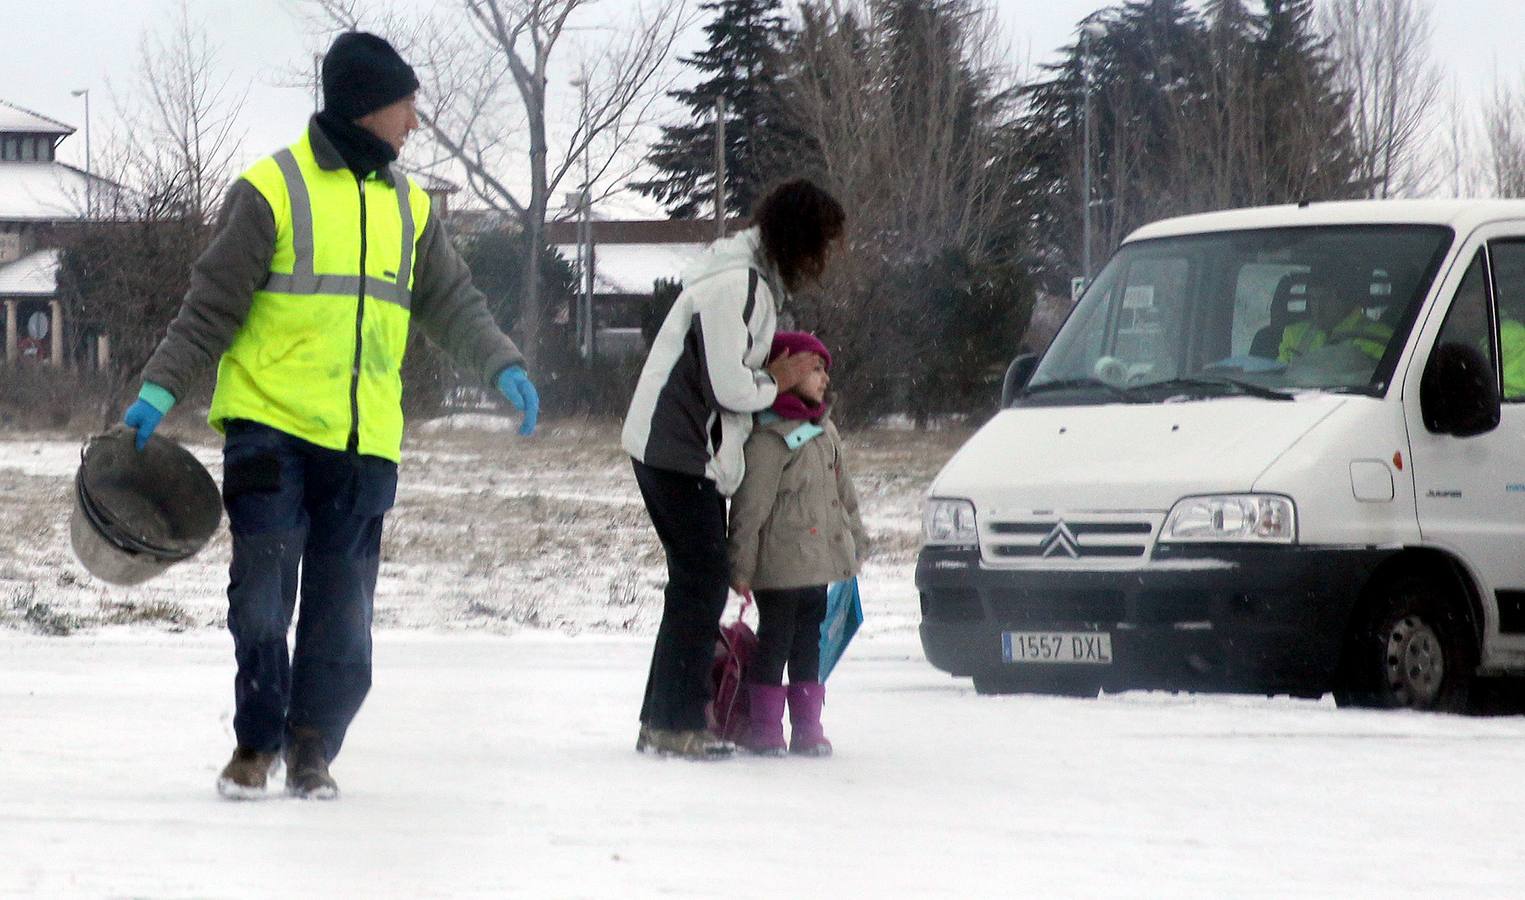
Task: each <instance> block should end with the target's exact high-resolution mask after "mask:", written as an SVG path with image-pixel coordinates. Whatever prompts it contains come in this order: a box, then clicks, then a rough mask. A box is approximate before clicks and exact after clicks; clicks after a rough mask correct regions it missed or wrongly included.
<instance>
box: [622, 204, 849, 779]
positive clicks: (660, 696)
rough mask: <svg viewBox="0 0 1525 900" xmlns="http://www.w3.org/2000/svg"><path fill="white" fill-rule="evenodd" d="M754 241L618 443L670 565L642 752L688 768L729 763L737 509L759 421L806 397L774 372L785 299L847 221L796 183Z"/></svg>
mask: <svg viewBox="0 0 1525 900" xmlns="http://www.w3.org/2000/svg"><path fill="white" fill-rule="evenodd" d="M752 220H753V224H752V227H751V228H748V229H747V230H745V231H743V232H741V233H739V234H737V235H735V236H733V237H730V238H726V239H723V240H720V241H716V242H715V243H714V244H713V245H711V247H710V249H709V252H707V253H706V254H705V255H704V256H703V257H702V258H701V259H700V260H699V261H698V262H697V263H696V264H695V265H694V266H693V267H692V268H691V269H690V270H689V271H688V272H685V273H684V276H683V292H682V293H681V294H679V295H678V298H677V300H675V301H674V302H673V306H672V309H671V311H669V312H668V314H667V318H666V320H665V321H663V323H662V328H661V330H660V331H658V332H657V336H656V340H654V341H653V342H652V347H651V353H650V354H649V355H648V356H647V357H646V365H645V366H644V367H643V368H642V369H641V378H640V381H639V382H638V383H637V385H636V389H635V396H634V397H633V398H632V399H631V401H630V410H629V412H628V413H627V414H626V416H625V427H624V432H623V434H622V439H621V442H622V444H623V445H624V448H625V451H626V452H627V453H629V454H630V456H631V459H632V462H633V465H634V467H635V477H636V482H637V484H639V485H640V489H641V498H642V499H643V500H644V501H645V503H646V511H647V512H648V513H649V514H650V516H651V522H652V525H654V526H655V527H656V530H657V537H659V538H660V539H661V541H662V547H663V549H664V550H665V551H666V552H667V579H668V580H667V589H666V592H665V601H664V604H663V609H662V624H661V625H660V627H659V628H658V630H657V640H656V646H655V647H654V648H653V650H652V657H651V671H650V674H649V675H648V676H647V680H646V695H645V700H644V701H643V702H642V704H641V733H640V737H639V739H638V740H637V741H636V749H637V750H640V751H642V752H654V753H658V754H661V755H675V756H683V757H687V758H690V759H718V758H724V757H727V756H730V755H731V754H732V753H733V752H735V747H734V746H733V745H732V744H730V743H729V742H726V741H722V740H719V739H718V738H716V737H715V736H714V735H712V734H710V732H709V730H708V727H707V722H706V720H705V705H706V704H707V703H708V702H709V699H710V666H711V663H712V661H713V658H714V647H715V635H716V632H717V629H718V628H719V625H720V615H721V613H722V612H723V611H724V609H725V600H726V593H727V590H728V586H729V583H730V572H729V566H728V563H727V559H726V508H725V503H726V500H725V498H726V497H729V496H730V495H731V494H732V493H734V492H735V490H736V487H737V486H738V485H739V484H741V477H742V474H743V470H744V468H745V465H746V462H745V456H744V455H743V447H744V445H745V444H746V442H747V436H748V435H749V434H750V433H751V430H752V414H753V413H756V412H758V411H761V410H764V409H767V408H768V407H769V406H771V405H772V404H773V401H774V399H775V398H776V397H777V396H778V394H779V392H780V391H787V390H789V389H790V388H792V387H794V385H795V384H797V383H799V381H800V380H801V379H803V378H804V377H805V375H806V374H807V373H808V372H809V370H810V369H811V368H812V367H813V365H814V360H813V358H812V357H811V356H810V355H809V354H805V355H802V356H798V357H791V356H783V357H780V358H779V359H777V360H775V361H774V362H773V363H771V364H770V363H768V362H767V360H768V351H769V349H770V347H771V345H772V342H773V332H774V329H775V327H776V325H777V321H778V311H779V307H780V306H781V304H782V303H783V301H784V299H785V298H786V297H787V296H788V292H789V291H792V290H795V289H797V288H799V287H800V286H802V285H804V284H807V283H811V282H814V281H818V280H819V279H820V277H821V276H822V275H823V274H824V273H825V270H826V263H827V260H828V258H829V256H830V254H831V249H832V246H833V244H834V243H835V242H836V241H837V240H838V239H839V238H840V237H841V236H842V233H843V228H844V225H845V223H846V214H845V213H844V212H843V210H842V206H841V204H839V203H838V202H837V201H836V200H835V199H834V198H833V197H832V196H831V195H830V194H828V193H827V192H826V191H824V190H822V189H821V188H819V187H817V186H816V185H814V184H812V183H811V182H809V181H805V180H795V181H789V182H786V183H784V184H781V185H779V186H778V187H776V188H774V189H773V190H772V191H770V192H769V193H768V195H767V196H765V197H764V198H763V199H762V200H761V201H760V202H759V203H758V205H757V208H756V209H755V210H754V211H753V216H752Z"/></svg>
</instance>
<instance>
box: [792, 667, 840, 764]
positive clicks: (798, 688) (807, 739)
mask: <svg viewBox="0 0 1525 900" xmlns="http://www.w3.org/2000/svg"><path fill="white" fill-rule="evenodd" d="M825 703H826V685H824V684H821V683H820V682H819V681H805V682H801V683H799V684H791V685H789V725H790V726H791V728H792V731H791V732H790V734H789V752H790V753H793V754H796V755H798V756H830V755H831V741H828V740H826V733H825V731H824V730H823V729H822V728H821V707H822V706H823V705H825Z"/></svg>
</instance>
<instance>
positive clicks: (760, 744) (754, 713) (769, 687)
mask: <svg viewBox="0 0 1525 900" xmlns="http://www.w3.org/2000/svg"><path fill="white" fill-rule="evenodd" d="M747 703H748V711H747V714H748V716H749V718H750V719H751V721H750V722H749V723H748V728H747V742H746V743H747V751H748V752H750V753H756V754H758V755H759V756H783V755H784V686H783V685H781V684H751V683H748V684H747Z"/></svg>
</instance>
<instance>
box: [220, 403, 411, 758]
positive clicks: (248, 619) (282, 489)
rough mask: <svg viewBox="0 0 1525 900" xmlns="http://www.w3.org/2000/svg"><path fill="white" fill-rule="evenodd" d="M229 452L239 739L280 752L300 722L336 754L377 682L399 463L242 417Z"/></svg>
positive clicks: (226, 472)
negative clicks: (380, 599) (381, 574)
mask: <svg viewBox="0 0 1525 900" xmlns="http://www.w3.org/2000/svg"><path fill="white" fill-rule="evenodd" d="M222 454H223V489H222V492H223V504H224V505H225V506H226V507H227V510H228V523H229V530H230V531H231V532H232V534H233V564H232V566H231V568H230V572H229V583H228V630H230V631H231V632H233V653H234V656H235V657H236V659H237V661H238V674H237V676H236V677H235V678H234V680H233V697H234V700H235V702H236V704H237V710H236V712H235V714H234V716H233V731H234V733H235V734H236V735H237V737H238V744H239V746H241V747H247V748H249V749H252V750H259V751H262V752H273V751H276V750H279V749H280V748H281V746H282V744H284V743H286V742H287V741H288V739H289V736H290V733H291V729H292V728H295V727H302V726H308V727H312V728H316V729H318V731H319V732H320V733H321V734H322V735H323V744H324V750H325V751H326V754H327V756H328V758H329V759H330V760H331V759H333V758H334V757H335V756H336V755H338V753H339V747H340V745H342V744H343V743H344V733H345V730H346V729H347V728H348V727H349V723H350V721H351V720H352V719H354V717H355V713H357V712H359V710H360V704H361V702H362V701H364V700H365V695H366V692H367V691H369V690H370V686H371V609H372V599H373V597H374V595H375V591H376V572H377V568H378V565H379V562H380V552H381V521H382V516H383V514H384V513H385V512H386V511H387V510H388V509H390V508H391V506H392V501H393V499H394V498H395V496H396V492H397V465H396V464H395V463H392V462H390V461H389V460H385V459H381V458H379V457H374V456H359V455H356V454H353V453H344V452H342V451H338V450H327V449H324V448H322V447H318V446H315V445H313V444H310V443H308V442H307V441H304V440H301V439H299V438H295V437H292V436H291V435H289V434H285V433H284V432H280V431H277V430H275V429H274V428H268V427H266V426H264V425H258V424H255V423H253V422H242V421H234V422H229V423H228V424H227V443H226V444H225V445H224V446H223V451H222ZM299 590H300V594H301V598H302V606H301V610H300V616H299V617H298V619H297V636H296V649H295V652H294V653H292V654H291V656H290V658H289V659H288V652H287V646H286V632H287V630H288V629H289V628H290V627H291V617H292V613H293V611H294V610H295V607H296V600H297V595H298V592H299Z"/></svg>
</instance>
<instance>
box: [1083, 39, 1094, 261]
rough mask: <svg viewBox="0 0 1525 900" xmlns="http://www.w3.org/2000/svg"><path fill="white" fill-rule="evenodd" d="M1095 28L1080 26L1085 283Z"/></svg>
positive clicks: (1087, 256) (1089, 255)
mask: <svg viewBox="0 0 1525 900" xmlns="http://www.w3.org/2000/svg"><path fill="white" fill-rule="evenodd" d="M1096 31H1097V26H1096V24H1095V23H1093V22H1087V23H1086V24H1085V25H1082V26H1081V28H1080V82H1081V87H1080V92H1081V100H1080V103H1081V130H1082V131H1083V132H1084V136H1083V137H1082V138H1081V144H1082V149H1081V153H1083V154H1084V156H1085V158H1084V160H1083V161H1082V163H1081V168H1082V173H1083V174H1082V175H1081V188H1080V192H1081V194H1082V195H1083V196H1082V199H1081V202H1080V210H1081V211H1080V215H1081V222H1082V225H1081V229H1082V230H1083V231H1084V235H1083V237H1082V238H1081V248H1080V275H1081V278H1083V279H1084V280H1085V283H1086V284H1090V282H1091V38H1092V36H1093V35H1094V34H1095V32H1096Z"/></svg>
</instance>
